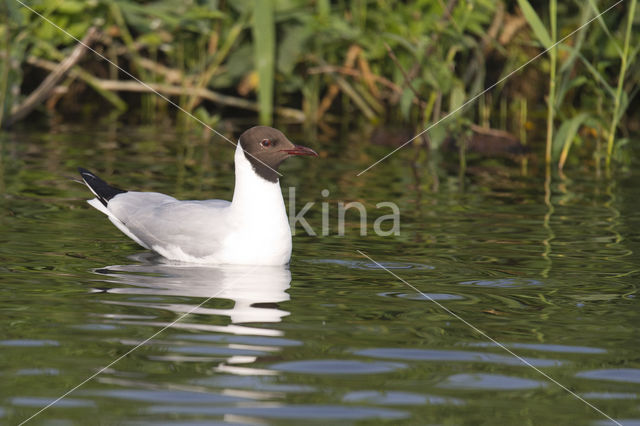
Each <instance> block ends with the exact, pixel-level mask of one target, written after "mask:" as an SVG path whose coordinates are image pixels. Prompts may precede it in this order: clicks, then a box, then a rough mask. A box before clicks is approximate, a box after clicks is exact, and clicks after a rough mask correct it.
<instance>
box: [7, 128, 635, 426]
mask: <svg viewBox="0 0 640 426" xmlns="http://www.w3.org/2000/svg"><path fill="white" fill-rule="evenodd" d="M0 141H1V146H0V153H1V155H2V159H1V162H0V164H1V168H0V192H1V193H2V197H1V198H0V240H1V241H0V311H1V315H0V330H1V334H0V351H1V352H0V353H1V354H2V356H1V357H0V379H1V380H2V383H3V385H2V386H1V387H0V423H3V424H18V423H20V422H21V421H23V420H24V419H26V418H28V417H29V416H31V415H32V414H34V413H35V412H36V411H38V410H39V409H40V408H42V407H43V406H45V405H47V404H48V403H49V402H51V401H53V400H55V399H56V398H57V397H59V396H60V395H62V394H63V393H64V392H66V391H67V390H69V389H71V388H72V387H74V386H75V385H77V384H79V383H81V382H82V381H83V380H85V379H86V378H87V377H89V376H91V375H92V374H94V373H95V372H97V371H99V370H100V369H101V368H103V367H105V366H107V365H109V364H110V363H111V362H112V361H113V360H115V359H117V358H118V357H121V356H123V355H124V354H126V353H127V352H128V351H130V350H131V349H132V348H134V347H135V346H136V345H138V344H140V343H141V342H143V341H145V339H148V338H149V337H150V336H152V335H153V334H154V333H156V332H157V331H159V330H161V329H162V328H163V327H166V326H168V325H171V326H170V327H169V328H168V329H166V330H165V331H163V332H162V333H161V334H159V335H158V336H157V337H156V338H154V339H153V340H151V341H149V342H147V343H146V344H145V345H144V346H142V347H141V348H139V349H137V350H135V351H134V352H132V353H130V354H128V355H127V356H125V357H124V358H123V359H122V360H121V361H119V362H117V363H116V364H114V365H112V366H111V367H109V368H108V369H106V370H105V371H103V372H102V373H101V374H100V375H98V376H97V377H96V378H94V379H93V380H91V381H89V382H87V383H86V384H84V385H83V386H82V387H80V388H78V389H77V390H76V391H74V392H73V393H71V394H70V395H69V396H67V397H66V398H64V399H62V400H61V401H60V402H58V403H56V404H55V405H54V406H53V407H51V408H49V409H47V410H46V411H44V412H43V413H42V414H40V415H39V416H37V417H36V418H34V419H33V421H32V422H31V423H32V424H42V425H59V424H64V425H67V424H92V423H93V424H95V423H96V421H97V419H99V421H100V423H101V424H123V425H152V424H153V425H191V426H194V425H204V424H206V425H212V424H232V425H238V424H259V425H262V424H300V423H302V422H305V423H317V424H607V423H606V422H607V419H606V418H605V417H603V416H602V415H600V414H598V413H597V412H596V411H594V410H593V409H592V408H590V407H588V406H587V405H585V404H584V403H583V402H581V401H579V400H577V399H576V398H574V397H573V396H571V395H570V394H568V393H567V392H566V391H564V390H563V389H561V388H559V387H558V386H556V385H555V384H553V383H551V382H550V381H548V380H547V379H545V378H544V377H543V376H542V375H540V374H539V373H538V372H536V371H535V370H533V369H532V368H530V367H528V366H525V365H523V364H522V362H521V361H518V360H517V359H516V358H514V357H513V356H511V355H510V354H509V353H507V352H506V351H505V350H503V349H502V348H500V347H498V346H496V345H495V344H494V343H492V342H491V341H489V340H487V339H486V338H485V337H483V336H482V335H481V334H479V333H478V332H476V331H474V330H472V329H471V328H470V327H469V326H467V325H466V324H464V323H463V322H461V321H460V320H458V319H456V318H455V317H453V316H451V315H450V314H449V313H447V312H446V311H444V310H443V309H441V308H440V307H439V306H438V305H436V304H435V303H434V302H433V301H431V300H435V301H436V302H438V303H439V304H441V305H443V306H445V307H446V308H447V309H449V310H451V311H453V312H455V313H456V314H457V315H459V316H460V317H461V318H463V319H465V320H466V321H468V322H469V323H472V324H473V325H474V326H475V327H477V328H478V329H480V330H482V331H483V332H484V333H486V334H487V335H489V336H491V337H492V338H494V339H496V340H497V341H499V342H500V343H502V344H504V345H505V346H506V347H508V348H509V349H510V350H511V351H513V352H515V353H517V354H518V355H520V356H521V357H523V358H524V359H526V360H527V361H528V362H529V363H530V364H532V365H534V366H535V367H536V368H538V369H540V370H542V371H544V372H545V373H547V374H548V375H550V376H552V377H553V378H554V379H556V380H558V381H559V382H560V383H562V384H563V385H564V386H566V387H568V388H570V389H571V390H573V391H574V392H576V393H578V394H579V395H581V396H582V397H583V398H585V399H586V400H587V401H589V402H590V403H592V404H594V405H596V406H597V407H598V408H600V409H601V410H603V411H604V412H605V413H607V414H608V415H610V416H611V417H613V418H615V419H619V420H620V421H622V422H623V423H625V424H627V423H628V424H636V423H637V422H639V421H640V415H639V411H638V407H640V387H639V383H640V361H639V359H638V352H639V350H640V343H639V342H638V327H637V324H639V323H640V318H639V317H640V315H639V314H638V312H639V309H638V308H639V306H638V298H637V283H638V275H639V273H638V271H639V270H640V259H639V258H638V256H637V254H636V253H637V251H638V249H640V247H639V242H640V233H639V231H638V230H639V229H640V226H639V225H640V213H638V212H639V211H640V200H639V197H638V188H639V187H640V177H639V176H638V175H634V174H629V175H621V176H618V177H616V178H615V179H611V180H607V179H604V178H602V179H596V178H595V177H594V176H593V175H592V174H590V173H586V172H581V171H575V172H573V173H568V178H567V179H566V180H564V181H563V180H560V179H555V180H554V183H553V184H552V185H551V187H550V191H551V193H550V197H549V198H548V202H545V188H544V180H543V178H542V177H540V176H538V174H537V173H536V171H535V170H533V171H532V172H531V175H530V176H521V175H520V173H519V170H518V168H517V167H512V168H505V169H504V170H503V171H502V172H501V173H500V174H496V173H493V172H492V171H491V169H487V170H486V171H484V172H481V173H474V174H472V175H470V176H469V177H468V178H467V180H466V182H465V185H464V188H462V186H461V185H460V182H459V180H458V178H457V177H456V176H448V175H447V174H446V173H444V172H441V175H440V176H439V178H440V182H439V189H438V191H437V192H434V191H432V190H431V189H430V188H432V184H431V183H428V182H426V180H427V179H426V177H425V176H422V177H420V176H421V174H420V173H418V174H416V173H414V172H413V170H412V168H411V163H410V161H411V159H412V157H413V154H412V153H410V152H406V153H403V154H401V155H397V156H394V157H393V158H391V159H389V160H388V161H387V162H386V163H384V164H381V165H379V166H378V167H376V168H373V169H371V170H370V171H368V172H367V173H366V174H364V175H362V176H361V177H356V173H357V172H358V171H359V170H362V169H363V168H365V167H366V166H368V165H369V164H370V163H371V162H373V161H374V160H376V159H377V158H378V157H379V156H380V155H381V154H382V152H380V151H377V150H376V149H373V148H371V147H368V146H366V144H365V143H364V142H363V141H361V142H357V143H353V142H347V141H346V140H345V141H344V142H343V146H345V145H346V144H347V143H351V144H352V145H351V146H350V149H348V150H343V149H337V148H336V147H335V146H328V145H327V146H326V147H323V146H314V148H318V151H320V152H321V154H322V155H321V158H318V159H295V160H291V161H289V162H288V163H287V164H286V165H285V166H284V167H283V172H284V173H285V177H284V178H283V180H282V183H283V188H284V189H283V191H284V192H285V194H287V189H286V188H287V187H288V186H295V187H296V188H297V192H296V195H297V208H298V209H300V208H301V207H302V206H303V205H304V204H305V203H306V202H315V203H316V204H315V207H313V208H312V209H311V210H310V212H309V214H307V215H306V216H305V217H306V218H307V219H308V221H309V223H310V225H311V226H313V227H314V229H316V230H317V231H320V230H321V223H322V211H321V204H320V203H322V202H326V203H328V207H329V212H330V218H331V222H330V225H331V226H330V231H331V232H330V235H327V236H316V237H312V236H308V235H305V234H304V232H303V230H302V229H301V228H300V227H298V229H297V235H296V236H295V237H294V254H293V259H292V263H291V265H290V266H289V267H270V268H265V267H260V268H252V267H205V266H194V265H180V264H175V263H170V262H166V261H163V260H162V259H160V258H158V257H157V256H155V255H153V254H152V253H149V252H146V251H145V250H143V249H141V248H140V247H138V246H137V245H136V244H135V243H133V242H132V241H130V240H128V239H127V238H126V237H125V236H124V235H122V234H121V233H120V232H119V231H118V230H117V229H116V228H115V227H113V225H111V224H110V223H109V222H108V220H106V219H105V217H104V216H103V215H101V214H100V213H99V212H97V211H95V210H93V209H92V208H91V207H89V206H88V205H87V204H86V203H85V202H84V200H85V199H86V198H87V196H88V192H87V190H86V189H85V188H83V187H82V186H80V185H78V184H76V183H74V182H72V181H71V180H70V179H69V178H68V177H69V176H72V175H74V174H75V168H76V167H77V166H84V167H87V168H89V169H92V170H94V171H96V172H97V173H99V174H100V175H102V176H103V177H105V178H107V179H108V180H109V181H110V182H112V183H113V184H116V185H119V186H122V187H125V188H130V189H138V190H154V191H163V192H168V193H171V194H174V195H176V196H177V197H179V198H208V197H219V198H227V199H229V198H230V197H231V194H232V186H233V174H232V171H233V169H232V165H231V164H232V163H231V162H232V156H233V149H231V147H230V146H227V145H226V142H223V141H220V140H212V141H207V140H203V139H201V138H200V137H196V136H192V135H183V134H176V133H174V132H168V131H165V130H164V129H163V130H162V131H154V130H152V129H144V128H121V127H118V126H113V127H110V128H97V129H92V130H91V131H87V129H78V128H57V129H56V130H55V131H50V132H24V131H22V132H20V131H17V132H14V133H11V134H3V135H2V136H1V137H0ZM300 142H302V141H300ZM304 142H305V143H308V144H311V145H313V142H311V143H310V142H309V141H304ZM319 145H320V144H319ZM336 146H337V145H336ZM329 159H331V161H329ZM424 174H426V172H424ZM323 189H328V190H329V191H330V195H329V196H327V197H324V196H322V195H321V191H322V190H323ZM338 201H345V202H348V201H361V202H363V203H364V204H365V205H366V206H367V208H368V211H369V214H370V218H371V219H370V220H369V228H368V235H366V236H362V235H360V233H359V229H358V224H359V222H358V220H357V219H358V218H357V216H356V215H355V214H353V213H354V212H350V213H349V215H348V218H349V223H348V224H347V226H346V230H345V235H344V236H340V235H338V227H337V222H335V220H336V218H337V207H336V206H337V202H338ZM380 201H394V202H396V203H397V204H398V206H399V207H400V208H401V211H402V218H401V220H402V227H401V235H400V236H391V237H379V236H376V235H374V234H373V232H372V229H373V228H372V226H371V225H372V223H373V219H375V217H377V215H379V214H381V212H380V211H378V210H377V209H376V203H378V202H380ZM387 213H388V211H384V212H382V214H387ZM318 233H319V232H318ZM357 250H361V251H363V252H365V253H367V254H368V255H369V256H371V257H372V258H373V259H375V260H376V261H378V262H380V263H381V264H382V265H383V266H384V268H387V269H389V270H391V271H392V272H393V273H395V274H397V275H398V276H399V277H401V278H402V279H404V280H406V281H407V282H408V283H410V284H411V285H413V286H415V287H416V288H418V289H419V290H420V291H421V292H422V293H424V295H422V294H419V293H417V292H416V291H414V290H413V289H411V288H410V287H408V286H407V285H405V284H403V283H402V282H401V281H399V280H398V279H396V278H394V277H393V276H392V275H391V274H389V272H387V271H385V269H383V268H381V267H380V266H378V265H376V264H375V263H373V262H371V261H369V260H368V259H366V258H363V257H362V256H361V255H360V254H358V252H357ZM209 298H211V299H210V300H208V301H207V299H209ZM203 302H205V303H203ZM200 305H201V306H200ZM194 308H195V309H194ZM188 312H191V313H189V314H188V315H187V316H186V317H184V318H183V319H182V320H180V321H179V322H177V323H175V324H173V322H174V321H175V320H176V319H177V318H179V317H180V316H181V315H184V314H185V313H188ZM634 422H635V423H634Z"/></svg>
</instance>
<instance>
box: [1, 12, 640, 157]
mask: <svg viewBox="0 0 640 426" xmlns="http://www.w3.org/2000/svg"><path fill="white" fill-rule="evenodd" d="M600 3H602V2H597V1H596V0H590V1H587V2H562V3H561V4H558V2H557V0H550V1H549V2H548V3H547V4H543V3H540V2H537V3H534V4H531V3H530V2H529V1H528V0H518V1H517V2H513V1H498V2H492V1H489V0H474V1H466V2H460V1H457V0H449V1H447V2H442V1H435V0H433V1H421V2H401V1H374V0H358V1H354V2H330V1H328V0H317V1H315V2H309V1H303V0H289V1H284V0H268V1H250V0H244V1H234V2H219V1H216V0H201V1H193V0H179V1H170V0H157V1H149V2H144V3H140V2H134V1H130V0H113V1H106V0H93V1H88V2H82V1H78V0H60V1H53V0H40V1H36V2H31V3H29V7H32V8H33V10H34V11H35V12H37V13H39V14H41V15H42V17H44V18H46V19H48V20H50V21H51V22H52V23H53V24H55V25H57V26H59V27H60V28H62V29H64V30H65V31H67V32H68V33H69V34H70V35H71V36H72V37H76V38H78V39H82V38H83V37H85V36H86V35H87V33H88V31H89V29H90V28H95V29H97V30H98V33H99V35H98V37H96V39H95V40H93V41H92V47H93V48H94V49H96V51H97V52H98V53H100V54H101V55H103V56H104V58H106V59H108V61H110V62H108V61H107V60H104V59H103V58H100V57H98V56H95V55H94V54H93V53H90V54H85V55H84V56H83V57H80V58H78V60H77V62H76V63H74V64H72V66H71V67H70V69H69V71H68V72H67V73H66V74H64V75H63V76H61V77H60V79H59V80H58V81H57V82H56V85H55V87H52V88H50V91H49V92H47V93H45V95H46V96H44V97H45V98H46V99H47V100H46V103H45V104H44V105H40V106H38V108H40V109H41V110H44V109H47V110H49V111H53V112H55V113H62V114H63V115H64V114H69V113H73V114H77V113H82V114H88V115H89V116H97V115H100V116H103V115H104V111H105V108H107V109H109V110H110V111H112V112H113V116H115V117H117V116H120V115H122V114H123V112H124V111H125V110H126V111H127V119H128V120H132V119H134V120H138V121H153V120H157V119H160V118H162V117H166V116H169V117H174V115H175V112H174V110H172V109H171V108H169V107H168V106H167V104H166V102H164V101H162V100H161V99H159V98H158V97H157V96H156V95H154V94H153V93H151V91H158V92H160V93H162V94H163V95H164V96H167V97H170V98H171V99H172V100H173V101H174V102H176V104H178V105H179V106H180V108H183V109H184V110H186V111H188V112H193V113H197V115H198V117H208V120H210V121H211V122H212V123H213V122H215V123H219V120H218V118H213V119H212V118H211V117H220V116H221V115H225V116H228V115H246V114H247V112H249V113H250V114H252V115H253V114H254V113H255V112H257V113H258V114H259V121H260V122H261V123H263V124H271V122H272V121H273V120H274V119H277V120H278V121H281V122H297V123H304V124H305V125H306V126H307V128H310V127H317V128H318V129H319V130H320V131H322V132H324V133H328V134H332V133H335V132H336V129H340V130H350V129H354V128H355V127H358V128H361V127H363V126H365V127H366V126H370V127H371V126H383V125H390V124H391V125H393V126H400V127H404V128H408V129H412V130H413V131H415V130H420V129H424V128H427V127H429V126H430V125H431V124H433V123H437V122H439V121H440V120H442V119H444V118H446V120H443V121H442V122H441V123H439V124H438V125H437V126H434V127H433V129H431V130H429V132H428V133H427V134H426V135H425V138H424V140H425V141H427V142H428V145H429V147H430V148H431V149H432V150H440V149H441V148H442V147H443V146H445V145H446V143H445V142H446V141H447V140H449V139H452V140H454V141H458V143H457V147H458V149H459V151H460V152H461V154H462V155H461V165H463V164H465V161H464V152H465V151H466V146H467V142H466V141H467V140H468V139H469V135H470V134H471V133H472V131H471V130H470V129H471V125H472V124H478V125H480V126H482V127H483V128H487V129H491V130H505V131H508V132H510V133H511V134H513V135H518V137H519V139H520V140H521V142H524V141H525V139H526V141H527V143H528V146H529V147H530V148H531V151H532V152H536V151H537V148H538V147H540V148H542V145H543V143H542V141H545V143H544V146H545V148H544V153H545V154H544V158H545V161H546V163H547V164H552V163H553V164H557V165H558V167H559V168H560V169H562V168H563V167H564V166H565V165H566V164H567V163H568V162H571V160H572V158H573V159H574V160H573V161H574V162H576V163H577V162H582V163H587V164H592V161H593V160H592V159H593V158H595V163H596V165H599V163H600V161H601V159H605V158H606V164H607V165H609V164H610V163H611V159H612V158H617V159H618V160H624V159H625V156H624V155H622V154H624V151H620V150H617V149H616V148H620V147H622V146H623V145H624V144H625V143H626V142H627V141H628V140H629V138H630V137H631V136H632V135H633V134H637V132H638V130H639V129H638V126H637V124H633V122H631V121H630V120H629V118H628V114H627V112H628V111H629V110H630V109H631V107H632V106H633V105H634V102H635V104H637V101H635V100H634V97H635V95H636V94H637V91H638V87H640V85H639V83H640V72H638V63H637V61H634V59H635V57H636V56H637V53H638V49H639V47H638V46H640V35H639V34H640V33H638V32H637V31H635V32H634V31H633V25H634V22H636V21H637V17H635V15H636V7H635V6H636V0H630V1H628V2H622V3H619V4H617V5H615V6H614V7H612V8H611V9H610V10H608V9H607V8H609V7H610V6H612V4H609V3H606V4H605V3H602V4H600ZM534 6H535V7H534ZM2 8H3V10H2V12H3V13H2V15H3V20H2V21H0V34H2V35H3V37H2V44H1V45H0V50H1V51H2V53H1V55H0V57H1V58H2V59H3V60H2V66H1V67H0V89H3V90H1V91H0V93H1V95H0V96H1V97H0V101H1V103H2V106H3V108H2V111H1V112H0V114H2V115H0V119H1V120H2V122H3V124H4V125H5V126H8V125H10V124H11V123H13V121H15V120H12V119H11V115H12V109H14V108H16V105H18V104H19V103H20V102H23V101H24V99H25V97H26V96H27V95H29V94H30V93H33V92H34V91H35V90H38V89H39V87H38V84H39V82H40V81H42V79H43V76H46V75H48V74H51V73H53V72H55V70H57V69H59V67H60V64H61V63H62V62H63V60H64V59H65V58H68V57H69V56H70V53H71V52H72V51H73V49H74V47H75V45H76V42H75V40H73V39H72V38H71V37H69V35H66V34H65V33H64V32H62V31H60V30H58V29H56V28H55V27H54V26H53V25H51V24H50V23H48V22H46V21H45V20H43V19H42V18H41V17H39V16H37V15H36V14H35V13H34V12H32V11H30V10H28V9H27V8H25V7H23V6H21V5H20V3H18V2H16V1H15V0H10V1H8V2H5V3H4V4H3V6H2ZM604 11H606V13H605V14H604V15H602V16H598V15H599V14H600V13H602V12H604ZM596 16H598V17H597V18H596ZM594 18H596V19H595V20H594V21H593V22H590V21H591V20H593V19H594ZM582 26H584V28H583V29H581V30H579V31H577V32H575V33H573V32H574V31H575V30H576V29H578V28H580V27H582ZM557 42H558V44H557V46H555V47H554V48H551V47H552V46H554V45H555V44H556V43H557ZM542 49H549V51H548V52H546V53H545V54H543V55H541V56H540V57H539V58H537V59H536V60H535V61H532V62H531V63H530V64H528V65H527V66H526V67H524V68H523V69H522V70H519V71H518V72H516V73H514V74H513V75H510V73H512V72H513V71H514V70H516V69H518V67H520V66H521V65H522V64H524V63H526V62H527V61H528V60H530V59H531V58H533V57H535V56H536V55H537V54H540V53H541V52H542ZM12 64H13V65H12ZM116 65H117V66H120V67H123V68H124V69H125V70H127V72H128V73H130V75H126V74H125V73H123V72H122V71H120V70H118V68H117V67H116ZM506 76H509V77H508V78H505V79H504V81H501V79H503V78H504V77H506ZM543 76H548V78H546V79H545V78H544V77H543ZM23 77H24V79H23ZM132 77H135V78H137V79H139V80H140V81H143V82H144V83H145V84H141V83H139V82H137V81H135V80H133V79H132ZM499 81H500V84H497V85H496V87H494V88H492V89H491V90H490V91H488V92H487V93H483V91H485V90H486V89H487V88H489V87H492V85H494V84H495V83H496V82H499ZM10 88H13V90H10ZM480 94H482V96H480V97H479V98H478V100H477V101H475V102H470V103H468V104H467V101H468V100H471V99H473V98H474V97H478V96H479V95H480ZM524 105H526V110H525V111H526V113H525V114H523V106H524ZM450 114H451V116H450V117H449V115H450ZM204 121H205V122H209V121H207V120H204ZM179 122H181V123H182V124H186V123H187V122H188V121H187V120H184V119H183V117H179ZM398 144H399V143H398ZM603 146H606V149H602V147H603ZM572 153H573V155H571V154H572ZM523 164H524V163H523Z"/></svg>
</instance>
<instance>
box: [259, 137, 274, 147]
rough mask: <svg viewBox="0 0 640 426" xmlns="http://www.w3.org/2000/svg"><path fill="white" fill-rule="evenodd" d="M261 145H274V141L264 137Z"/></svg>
mask: <svg viewBox="0 0 640 426" xmlns="http://www.w3.org/2000/svg"><path fill="white" fill-rule="evenodd" d="M260 145H262V146H264V147H265V148H269V147H270V146H271V145H273V142H272V141H271V139H262V142H260Z"/></svg>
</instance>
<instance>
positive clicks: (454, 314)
mask: <svg viewBox="0 0 640 426" xmlns="http://www.w3.org/2000/svg"><path fill="white" fill-rule="evenodd" d="M356 251H357V252H358V253H360V254H361V255H362V256H364V257H366V258H367V259H369V260H370V261H372V262H373V263H375V264H376V265H377V266H378V267H380V268H381V269H384V270H385V271H387V272H388V273H390V274H391V275H393V276H394V277H395V278H396V279H398V280H399V281H401V282H402V283H403V284H405V285H407V286H408V287H410V288H412V289H413V290H414V291H416V292H417V293H418V294H420V295H422V297H424V298H425V299H427V300H429V301H430V302H433V303H435V304H436V305H437V306H438V307H439V308H440V309H442V310H443V311H445V312H446V313H448V314H449V315H451V316H452V317H454V318H456V319H457V320H459V321H461V322H463V323H464V324H465V325H467V326H469V327H470V328H471V329H472V330H473V331H475V332H476V333H479V334H481V335H482V336H483V337H485V338H487V339H488V340H490V341H491V342H492V343H494V344H495V345H496V346H499V347H500V348H502V349H504V350H505V351H507V352H508V353H509V354H510V355H512V356H514V357H516V358H517V359H518V360H519V361H521V362H522V363H523V364H525V365H527V366H529V367H531V368H533V369H534V370H535V371H537V372H538V373H540V374H541V375H543V376H544V377H545V378H546V379H548V380H549V381H551V382H553V383H555V384H556V385H558V386H560V387H561V388H562V389H564V390H565V391H567V392H569V393H570V394H571V395H572V396H573V397H575V398H577V399H579V400H580V401H582V402H584V403H585V404H587V405H588V406H589V407H591V408H593V409H594V410H596V411H597V412H598V413H600V414H602V415H603V416H604V417H606V418H607V419H609V420H611V421H612V422H613V423H615V424H617V425H618V426H622V423H620V422H618V421H617V420H614V419H613V418H612V417H611V416H609V415H607V413H605V412H604V411H602V410H601V409H599V408H598V407H596V406H595V405H593V404H592V403H590V402H589V401H587V400H585V399H584V398H582V397H581V396H580V395H578V394H577V393H575V392H574V391H572V390H571V389H569V388H567V387H566V386H564V385H563V384H562V383H560V382H558V381H557V380H556V379H554V378H553V377H551V376H549V375H548V374H547V373H545V372H544V371H542V370H540V369H539V368H537V367H536V366H534V365H533V364H531V363H530V362H529V361H527V360H526V359H524V358H522V357H521V356H520V355H518V354H516V353H515V352H513V351H512V350H511V349H509V348H508V347H506V346H505V345H503V344H502V343H500V342H498V341H497V340H496V339H494V338H493V337H491V336H489V335H488V334H487V333H485V332H484V331H482V330H480V329H479V328H478V327H476V326H475V325H473V324H471V323H470V322H469V321H467V320H465V319H464V318H462V317H461V316H460V315H458V314H456V313H455V312H453V311H452V310H451V309H449V308H447V307H446V306H444V305H443V304H442V303H440V302H438V301H437V300H435V299H433V298H432V297H431V296H429V295H428V294H426V293H423V292H422V291H420V290H418V288H416V287H415V286H413V285H412V284H411V283H409V282H407V281H406V280H404V279H402V278H401V277H399V276H398V275H396V274H395V273H394V272H393V271H391V270H390V269H388V268H385V267H384V266H383V265H381V264H380V263H378V262H376V261H375V260H373V259H372V258H371V256H369V255H368V254H366V253H364V252H362V251H360V250H356Z"/></svg>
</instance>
